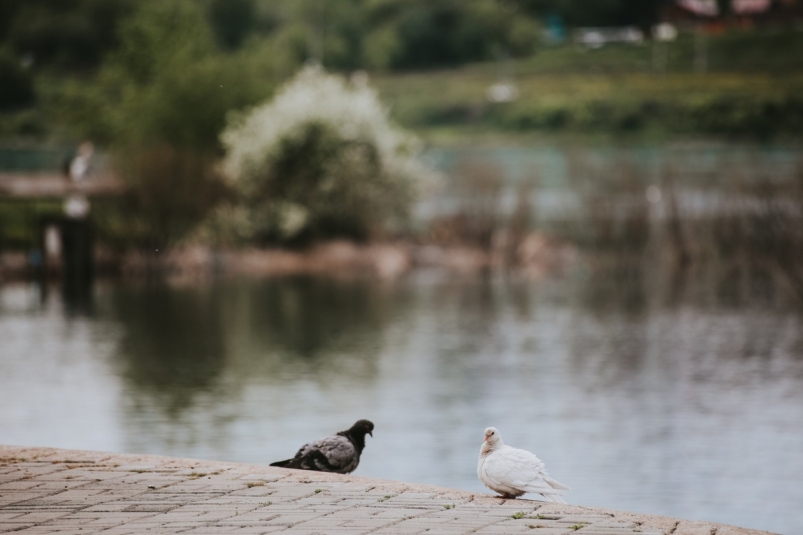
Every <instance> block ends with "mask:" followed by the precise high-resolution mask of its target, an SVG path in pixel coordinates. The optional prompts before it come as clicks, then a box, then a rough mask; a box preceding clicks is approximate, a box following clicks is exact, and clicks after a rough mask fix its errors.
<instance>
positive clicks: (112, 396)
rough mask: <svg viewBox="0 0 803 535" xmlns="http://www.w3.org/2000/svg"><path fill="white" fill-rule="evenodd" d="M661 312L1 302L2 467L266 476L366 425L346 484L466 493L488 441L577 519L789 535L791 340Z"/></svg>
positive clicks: (620, 293)
mask: <svg viewBox="0 0 803 535" xmlns="http://www.w3.org/2000/svg"><path fill="white" fill-rule="evenodd" d="M674 294H677V292H674ZM661 295H665V294H661V292H659V291H658V290H657V289H654V288H653V286H652V285H651V283H650V282H649V279H648V278H646V277H638V276H637V277H630V278H628V279H627V280H624V281H622V280H617V281H616V282H615V283H613V282H610V281H609V282H607V283H606V282H601V281H598V280H595V279H594V278H593V277H591V278H589V277H584V276H583V275H582V274H575V275H572V276H569V277H568V278H566V279H563V280H557V279H549V280H545V281H541V282H527V281H516V280H509V279H502V278H472V279H464V280H461V279H455V278H454V277H450V276H446V275H443V274H439V273H436V272H423V271H422V272H417V273H415V274H413V275H411V276H409V277H408V278H406V279H404V280H401V281H398V282H394V283H380V282H377V281H371V280H346V281H344V280H339V281H338V280H331V279H312V278H289V279H271V280H261V281H259V280H252V281H249V280H238V281H221V282H216V283H207V284H198V285H195V286H193V285H190V286H172V287H171V286H166V285H162V286H159V285H122V284H120V285H110V284H99V285H97V286H96V288H95V289H94V292H93V294H92V295H91V296H89V297H88V298H86V299H83V300H75V299H74V298H71V299H67V300H65V298H64V296H63V295H62V294H61V293H60V292H59V291H58V290H57V289H53V290H51V291H49V292H47V293H43V292H42V290H41V289H40V288H38V287H36V286H25V285H17V286H4V287H0V341H1V343H0V443H6V444H24V445H42V446H58V447H65V448H87V449H98V450H113V451H125V452H149V453H159V454H167V455H179V456H187V457H202V458H213V459H225V460H231V461H244V462H252V463H265V464H267V463H269V462H271V461H274V460H278V459H283V458H286V457H288V456H290V455H292V454H293V453H294V452H295V450H296V448H297V447H298V446H299V445H300V444H302V443H303V442H304V441H306V440H309V439H312V438H316V437H319V436H321V435H324V434H326V433H329V432H331V431H336V430H339V429H342V428H345V427H347V426H349V425H350V424H351V423H352V422H353V421H354V420H356V419H358V418H370V419H371V420H373V421H374V422H375V423H376V432H375V438H373V439H370V438H369V442H368V447H367V450H366V454H365V456H364V458H363V461H362V464H361V465H360V467H359V469H358V471H357V474H359V475H364V476H375V477H381V478H389V479H397V480H402V481H410V482H421V483H432V484H437V485H443V486H450V487H457V488H462V489H467V490H473V491H482V490H483V488H482V486H481V485H480V483H479V482H478V481H477V478H476V473H475V466H476V457H477V453H478V450H479V446H480V442H481V439H482V432H483V429H484V428H485V427H487V426H490V425H493V426H496V427H498V428H499V429H500V430H501V431H502V433H503V436H504V437H505V439H506V441H507V443H509V444H511V445H514V446H517V447H523V448H527V449H529V450H531V451H534V452H536V453H537V454H538V455H539V456H540V457H541V458H542V459H543V460H544V461H545V462H546V464H547V466H548V468H549V469H550V472H551V474H552V475H553V476H554V477H555V478H556V479H558V480H560V481H562V482H564V483H566V484H568V485H570V486H571V487H572V488H573V489H574V490H573V491H572V492H571V493H570V494H569V496H568V499H569V501H570V502H571V503H577V504H587V505H598V506H605V507H611V508H617V509H626V510H633V511H641V512H648V513H658V514H665V515H672V516H680V517H686V518H696V519H708V520H714V521H722V522H727V523H732V524H739V525H743V526H749V527H756V528H762V529H768V530H773V531H778V532H781V533H784V534H787V535H794V534H796V533H803V511H801V508H800V504H803V483H802V482H803V316H802V315H801V314H800V312H799V311H795V310H788V309H783V308H779V307H776V306H772V305H771V304H769V303H767V302H763V301H759V302H755V303H754V302H753V301H747V302H745V301H739V302H738V303H734V301H733V300H732V299H720V298H719V297H717V295H718V294H717V293H713V294H711V295H707V294H705V295H702V296H698V297H694V298H685V297H684V298H681V299H669V300H668V299H664V298H662V297H661ZM680 295H686V296H688V295H689V292H685V293H681V294H680ZM737 305H738V306H737Z"/></svg>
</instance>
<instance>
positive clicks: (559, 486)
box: [544, 477, 572, 490]
mask: <svg viewBox="0 0 803 535" xmlns="http://www.w3.org/2000/svg"><path fill="white" fill-rule="evenodd" d="M544 481H546V482H547V483H548V484H549V486H550V487H552V488H553V489H561V490H572V489H570V488H569V487H567V486H566V485H564V484H563V483H561V482H560V481H555V480H554V479H552V478H551V477H545V478H544Z"/></svg>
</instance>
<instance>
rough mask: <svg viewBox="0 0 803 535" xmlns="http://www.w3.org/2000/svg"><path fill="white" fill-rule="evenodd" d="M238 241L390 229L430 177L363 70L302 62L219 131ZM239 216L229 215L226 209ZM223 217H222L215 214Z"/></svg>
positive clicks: (365, 235) (363, 233) (295, 239)
mask: <svg viewBox="0 0 803 535" xmlns="http://www.w3.org/2000/svg"><path fill="white" fill-rule="evenodd" d="M221 139H222V142H223V145H224V146H225V148H226V150H227V156H226V158H225V160H224V163H223V171H224V174H225V176H226V177H228V179H229V180H230V181H231V184H232V186H233V187H234V189H235V190H236V191H237V192H238V193H239V195H240V198H241V201H242V204H241V207H240V208H241V209H240V210H239V211H238V210H234V211H232V210H231V207H229V208H227V209H226V210H227V211H226V213H228V214H229V217H228V219H229V220H230V221H231V220H236V221H238V223H237V225H235V226H232V227H231V228H236V233H237V234H238V235H239V236H238V237H239V238H241V239H253V240H256V241H258V242H263V243H264V242H299V241H300V242H307V241H310V240H314V239H320V238H334V237H346V238H352V239H358V240H362V239H366V238H368V237H370V236H371V235H376V234H379V233H382V232H384V231H386V230H388V229H393V228H399V227H400V226H401V225H402V224H403V223H404V221H405V220H406V218H407V215H408V212H409V209H410V206H411V203H412V201H413V199H414V195H415V193H416V189H417V186H418V185H419V184H420V183H421V181H422V180H423V179H425V178H427V177H429V176H430V173H429V171H428V170H427V169H426V168H425V167H424V166H423V165H421V164H420V162H419V160H418V159H417V153H418V151H419V144H418V142H417V140H416V139H415V138H414V137H412V136H410V135H408V134H406V133H405V132H403V131H402V130H400V129H399V128H397V127H396V126H394V125H393V124H391V122H390V121H389V119H388V115H387V111H386V110H385V108H384V107H383V106H382V104H381V103H380V101H379V98H378V97H377V94H376V92H375V91H374V90H373V89H372V88H371V87H370V86H369V85H368V83H367V80H366V79H365V77H364V76H356V77H354V78H352V80H351V81H347V80H346V79H345V78H343V77H341V76H336V75H330V74H327V73H325V72H324V71H323V70H322V69H321V68H319V67H307V68H305V69H303V70H302V71H301V72H300V73H299V74H298V75H297V76H296V77H295V78H293V79H292V80H290V81H289V82H288V83H287V84H286V85H285V86H284V87H283V88H282V89H280V90H279V92H278V93H277V95H276V97H275V98H274V99H273V100H272V101H271V102H269V103H267V104H263V105H261V106H258V107H256V108H255V109H254V110H252V111H251V112H250V113H249V114H247V115H245V116H241V117H239V118H234V119H233V120H232V121H231V123H230V126H229V127H228V128H227V130H226V131H225V132H224V133H223V135H222V138H221ZM234 213H236V214H238V215H237V216H236V217H234V216H233V215H232V214H234ZM224 219H226V218H224Z"/></svg>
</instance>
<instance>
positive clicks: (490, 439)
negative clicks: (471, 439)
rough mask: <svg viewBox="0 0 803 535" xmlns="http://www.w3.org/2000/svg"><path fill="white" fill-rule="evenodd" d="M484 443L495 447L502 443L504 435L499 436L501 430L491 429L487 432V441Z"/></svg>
mask: <svg viewBox="0 0 803 535" xmlns="http://www.w3.org/2000/svg"><path fill="white" fill-rule="evenodd" d="M483 442H487V443H488V444H490V445H492V446H494V445H496V444H501V443H502V435H500V434H499V430H498V429H497V428H495V427H489V428H488V429H486V430H485V440H483Z"/></svg>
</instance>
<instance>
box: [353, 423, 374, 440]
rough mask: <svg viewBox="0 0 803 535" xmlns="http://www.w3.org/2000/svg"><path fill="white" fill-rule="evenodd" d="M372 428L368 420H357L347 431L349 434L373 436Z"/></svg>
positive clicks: (372, 425)
mask: <svg viewBox="0 0 803 535" xmlns="http://www.w3.org/2000/svg"><path fill="white" fill-rule="evenodd" d="M373 430H374V424H373V422H371V421H369V420H357V423H355V424H354V425H352V426H351V429H349V431H348V432H349V434H350V435H354V436H362V437H365V435H371V436H374V433H373Z"/></svg>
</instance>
